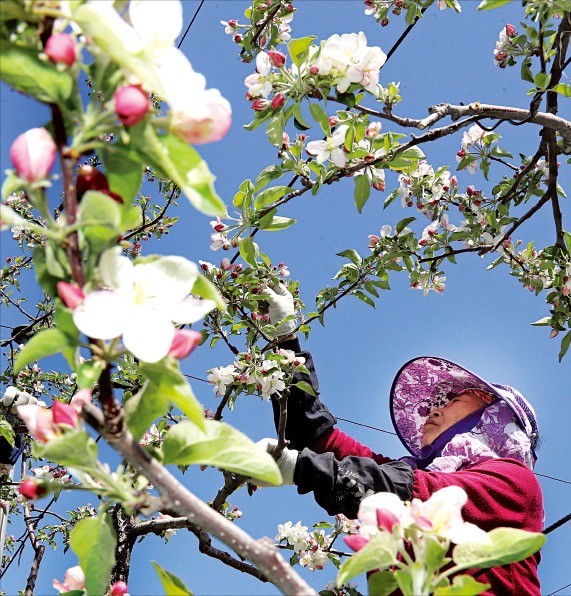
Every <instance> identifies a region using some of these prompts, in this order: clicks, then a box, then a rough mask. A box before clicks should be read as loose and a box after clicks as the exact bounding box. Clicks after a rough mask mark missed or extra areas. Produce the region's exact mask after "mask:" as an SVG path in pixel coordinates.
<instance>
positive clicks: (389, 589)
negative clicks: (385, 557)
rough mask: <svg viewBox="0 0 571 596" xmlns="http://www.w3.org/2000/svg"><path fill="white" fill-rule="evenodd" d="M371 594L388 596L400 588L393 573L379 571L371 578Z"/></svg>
mask: <svg viewBox="0 0 571 596" xmlns="http://www.w3.org/2000/svg"><path fill="white" fill-rule="evenodd" d="M367 583H368V586H369V594H374V595H375V596H388V595H389V594H392V593H393V592H394V591H395V590H396V589H397V587H398V584H397V580H396V579H395V576H394V574H393V572H392V571H377V572H375V573H372V574H371V575H370V576H369V580H368V582H367Z"/></svg>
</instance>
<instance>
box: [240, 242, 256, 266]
mask: <svg viewBox="0 0 571 596" xmlns="http://www.w3.org/2000/svg"><path fill="white" fill-rule="evenodd" d="M259 254H260V251H259V248H258V245H257V244H256V243H255V242H254V241H253V240H252V237H251V236H248V237H247V238H244V239H243V240H242V241H241V242H240V256H241V257H242V258H243V259H244V261H246V263H248V265H250V266H252V267H254V268H255V269H257V268H258V262H257V259H258V256H259Z"/></svg>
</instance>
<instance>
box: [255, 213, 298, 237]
mask: <svg viewBox="0 0 571 596" xmlns="http://www.w3.org/2000/svg"><path fill="white" fill-rule="evenodd" d="M273 211H274V210H273V209H272V212H273ZM268 215H269V217H268V219H266V216H264V217H262V219H260V224H259V225H260V228H261V229H262V230H266V232H277V231H278V230H285V229H286V228H289V227H290V226H292V225H293V224H294V223H296V220H295V219H290V218H289V217H280V216H279V215H273V213H271V214H268Z"/></svg>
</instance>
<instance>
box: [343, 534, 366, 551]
mask: <svg viewBox="0 0 571 596" xmlns="http://www.w3.org/2000/svg"><path fill="white" fill-rule="evenodd" d="M343 540H344V541H345V544H346V545H347V546H348V547H349V548H352V549H353V550H354V551H359V550H361V549H362V548H363V547H364V546H367V544H369V538H368V537H367V536H364V535H363V534H351V535H350V536H343Z"/></svg>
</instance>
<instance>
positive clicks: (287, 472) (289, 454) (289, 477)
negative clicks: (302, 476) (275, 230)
mask: <svg viewBox="0 0 571 596" xmlns="http://www.w3.org/2000/svg"><path fill="white" fill-rule="evenodd" d="M288 293H289V292H288ZM290 295H291V294H290ZM277 444H278V442H277V440H276V439H268V438H266V439H262V440H261V441H258V442H257V443H256V447H259V448H260V449H263V450H264V451H268V452H269V451H270V450H271V449H273V448H274V447H276V445H277ZM298 455H299V451H297V450H296V449H288V448H287V447H286V448H285V449H284V450H283V451H282V454H281V455H280V458H279V459H278V460H277V461H276V464H278V468H279V469H280V472H281V474H282V485H283V484H293V473H294V472H295V465H296V463H297V456H298ZM252 484H255V485H256V486H261V487H268V486H274V485H273V484H268V483H266V482H262V481H261V480H256V479H254V480H253V482H252Z"/></svg>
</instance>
